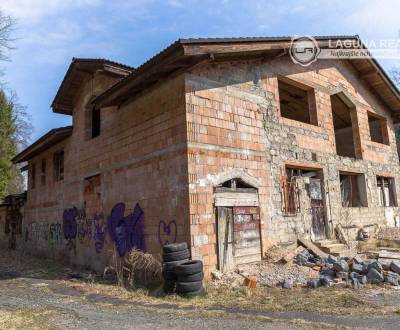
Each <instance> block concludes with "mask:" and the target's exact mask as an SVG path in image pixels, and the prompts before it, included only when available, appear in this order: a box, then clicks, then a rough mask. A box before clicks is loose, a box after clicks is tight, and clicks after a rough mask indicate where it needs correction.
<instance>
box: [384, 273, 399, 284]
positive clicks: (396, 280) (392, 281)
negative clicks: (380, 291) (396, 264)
mask: <svg viewBox="0 0 400 330" xmlns="http://www.w3.org/2000/svg"><path fill="white" fill-rule="evenodd" d="M395 274H396V273H395ZM396 275H397V274H396ZM385 282H386V283H389V284H390V285H393V286H398V285H399V278H398V276H392V275H385Z"/></svg>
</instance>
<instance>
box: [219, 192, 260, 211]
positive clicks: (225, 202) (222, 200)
mask: <svg viewBox="0 0 400 330" xmlns="http://www.w3.org/2000/svg"><path fill="white" fill-rule="evenodd" d="M215 206H233V207H235V206H258V195H257V194H249V193H227V192H223V193H222V192H220V193H215Z"/></svg>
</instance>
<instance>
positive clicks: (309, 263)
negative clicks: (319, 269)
mask: <svg viewBox="0 0 400 330" xmlns="http://www.w3.org/2000/svg"><path fill="white" fill-rule="evenodd" d="M303 266H306V267H310V268H314V267H315V264H314V263H313V262H310V261H306V262H304V263H303Z"/></svg>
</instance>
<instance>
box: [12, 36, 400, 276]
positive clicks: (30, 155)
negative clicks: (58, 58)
mask: <svg viewBox="0 0 400 330" xmlns="http://www.w3.org/2000/svg"><path fill="white" fill-rule="evenodd" d="M329 39H330V40H342V39H343V40H344V39H346V40H357V37H330V38H327V37H320V38H317V40H318V41H319V43H320V46H321V47H324V45H326V43H327V42H328V40H329ZM290 41H291V39H290V38H239V39H185V40H179V41H177V42H175V43H174V44H172V45H171V46H169V47H168V48H166V49H165V50H164V51H162V52H161V53H159V54H157V55H156V56H155V57H153V58H152V59H150V60H149V61H148V62H146V63H144V64H143V65H142V66H140V67H138V68H137V69H133V68H130V67H127V66H125V65H121V64H118V63H114V62H111V61H107V60H97V59H74V60H73V61H72V63H71V65H70V68H69V69H68V72H67V73H66V76H65V78H64V80H63V82H62V84H61V86H60V88H59V90H58V92H57V95H56V97H55V99H54V101H53V104H52V108H53V111H54V112H56V113H61V114H65V115H70V116H72V122H73V124H72V126H71V127H65V128H59V129H54V130H52V131H50V132H49V133H48V134H46V135H45V136H43V137H42V138H40V139H39V140H38V141H36V142H35V143H33V144H32V145H31V146H30V147H28V148H27V149H26V150H24V151H22V152H21V153H20V154H19V155H18V156H17V157H15V159H14V161H15V162H25V161H27V162H28V163H29V187H28V196H27V203H26V205H25V215H24V221H23V234H22V235H21V238H20V240H19V242H18V244H19V246H20V247H21V248H24V249H29V250H30V251H32V252H35V253H41V254H43V255H47V256H54V257H65V258H66V259H67V260H69V261H70V262H71V263H76V264H82V265H90V266H91V267H93V268H95V269H98V270H102V269H103V267H104V266H105V265H107V264H109V263H110V258H111V256H112V254H113V250H114V249H116V251H117V252H118V253H119V255H120V256H123V255H124V254H125V253H126V252H127V251H129V250H130V249H132V248H138V249H142V250H144V251H147V252H150V253H154V254H159V253H160V252H161V246H162V245H163V244H165V243H167V242H178V241H186V242H188V244H189V245H190V246H191V253H192V257H193V258H200V259H202V260H203V261H204V264H205V267H206V271H207V272H209V271H211V270H213V269H215V268H220V269H222V270H226V269H231V268H233V267H235V266H236V265H238V264H242V263H247V262H252V261H257V260H260V259H261V258H262V256H263V254H264V252H265V251H266V250H267V249H268V247H270V246H271V245H272V244H293V243H295V242H296V240H297V239H298V238H301V237H306V238H309V239H312V240H314V241H323V240H326V239H327V238H331V239H335V229H336V228H337V226H338V225H339V224H341V226H342V228H344V229H345V230H344V231H345V232H346V233H347V235H349V236H350V239H355V238H356V235H357V231H358V230H359V229H360V228H364V229H366V230H374V229H375V228H376V226H379V225H389V226H395V225H397V224H398V220H399V218H398V217H399V208H398V202H397V196H398V194H399V190H398V189H399V188H398V184H399V182H400V181H399V180H400V177H399V174H400V173H399V158H398V154H397V147H396V139H395V134H394V126H393V125H394V123H395V121H396V120H397V118H398V115H399V113H400V93H399V91H398V90H397V89H396V87H395V86H394V85H393V83H392V82H391V81H390V79H389V78H388V77H387V75H386V74H385V73H384V71H383V70H382V69H381V67H380V66H379V65H378V64H377V62H376V61H375V60H373V59H359V60H318V61H317V62H315V63H313V64H312V65H310V66H308V67H302V66H299V65H297V64H294V63H293V62H292V61H291V59H290V57H289V55H288V48H289V45H290Z"/></svg>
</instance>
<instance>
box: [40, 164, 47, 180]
mask: <svg viewBox="0 0 400 330" xmlns="http://www.w3.org/2000/svg"><path fill="white" fill-rule="evenodd" d="M40 181H41V183H42V186H45V185H46V159H42V165H41V173H40Z"/></svg>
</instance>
